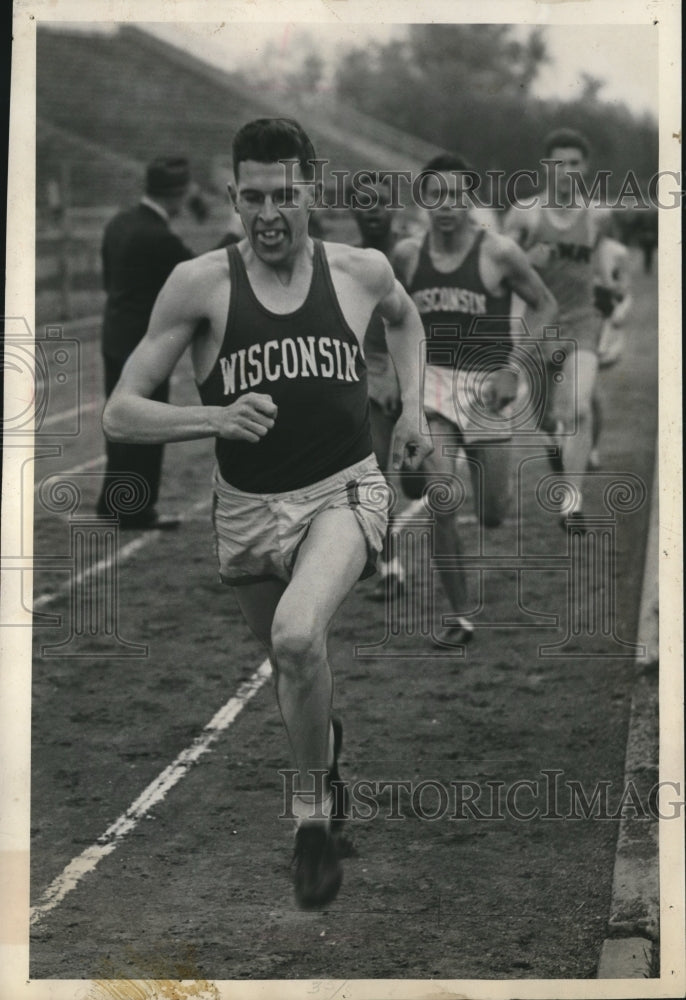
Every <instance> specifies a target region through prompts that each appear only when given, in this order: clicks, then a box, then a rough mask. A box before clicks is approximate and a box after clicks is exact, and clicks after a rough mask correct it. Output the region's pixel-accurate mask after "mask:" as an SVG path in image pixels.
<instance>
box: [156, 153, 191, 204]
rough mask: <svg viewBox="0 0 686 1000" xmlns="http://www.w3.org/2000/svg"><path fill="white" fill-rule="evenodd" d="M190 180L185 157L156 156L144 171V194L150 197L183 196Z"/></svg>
mask: <svg viewBox="0 0 686 1000" xmlns="http://www.w3.org/2000/svg"><path fill="white" fill-rule="evenodd" d="M190 180H191V173H190V167H189V165H188V160H187V159H186V157H185V156H158V157H157V158H156V159H155V160H153V161H152V162H151V163H149V164H148V166H147V168H146V171H145V193H146V194H149V195H150V196H151V197H153V198H154V197H157V198H163V197H170V198H173V197H177V196H179V195H182V194H184V192H185V191H186V190H187V189H188V186H189V184H190Z"/></svg>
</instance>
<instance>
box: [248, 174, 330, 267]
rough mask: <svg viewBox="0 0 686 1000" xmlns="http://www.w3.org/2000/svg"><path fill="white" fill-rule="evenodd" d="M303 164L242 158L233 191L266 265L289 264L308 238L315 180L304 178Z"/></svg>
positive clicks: (258, 251)
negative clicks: (287, 165)
mask: <svg viewBox="0 0 686 1000" xmlns="http://www.w3.org/2000/svg"><path fill="white" fill-rule="evenodd" d="M304 180H305V178H304V177H303V174H302V170H301V169H300V164H298V163H296V164H295V165H294V167H293V169H292V170H291V169H290V167H288V168H287V167H286V166H285V165H284V164H283V163H279V162H276V163H258V162H257V161H256V160H243V161H242V162H241V163H240V165H239V169H238V179H237V182H236V188H235V190H234V191H233V192H232V193H233V197H234V203H235V205H236V210H237V211H238V214H239V215H240V217H241V222H242V223H243V228H244V229H245V232H246V235H247V237H248V239H249V240H250V244H251V246H252V248H253V250H254V251H255V253H256V254H257V256H258V257H259V258H260V260H262V261H263V262H264V263H265V264H271V265H272V266H278V265H280V264H284V263H287V262H288V261H289V260H290V259H292V258H293V257H294V256H295V255H296V254H297V253H298V252H299V251H300V250H301V249H302V248H303V247H304V246H305V243H306V241H307V222H308V218H309V214H310V209H311V208H312V205H313V203H314V193H315V185H314V183H311V184H308V183H293V181H296V182H298V181H300V182H302V181H304Z"/></svg>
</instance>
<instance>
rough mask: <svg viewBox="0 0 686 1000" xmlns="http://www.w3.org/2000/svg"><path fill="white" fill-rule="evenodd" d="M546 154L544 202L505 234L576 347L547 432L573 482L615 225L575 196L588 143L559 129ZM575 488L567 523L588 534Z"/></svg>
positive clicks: (584, 444)
mask: <svg viewBox="0 0 686 1000" xmlns="http://www.w3.org/2000/svg"><path fill="white" fill-rule="evenodd" d="M544 152H545V157H546V159H547V160H553V161H555V165H554V168H553V170H552V171H551V172H550V173H548V182H547V185H546V191H545V194H544V195H543V196H541V195H539V196H537V197H535V198H534V199H532V200H530V201H528V202H523V203H521V204H520V205H515V206H513V208H512V209H511V210H510V212H509V213H508V217H507V219H506V222H505V232H506V233H508V234H509V235H511V236H512V237H514V238H515V239H516V240H517V242H518V243H519V244H520V246H522V247H523V249H524V250H525V251H526V253H527V256H528V258H529V260H530V261H531V263H532V264H533V266H534V267H535V268H536V269H537V271H538V273H539V274H540V276H541V278H542V279H543V281H544V282H545V283H546V285H547V286H548V287H549V288H550V290H551V292H552V293H553V295H555V297H556V298H557V300H558V304H559V316H558V323H559V326H560V333H561V337H562V339H563V340H567V341H573V347H572V348H571V350H569V351H565V352H564V353H565V355H566V356H565V359H564V361H563V362H562V363H561V365H558V366H555V367H554V366H552V365H551V366H550V367H551V372H550V374H551V375H552V376H553V377H552V378H551V381H550V392H549V410H548V413H547V418H546V419H547V423H546V426H547V429H548V430H549V431H550V432H551V433H552V435H553V441H554V444H555V445H556V447H557V448H558V449H559V453H558V454H559V462H560V465H559V466H558V469H559V471H561V472H566V473H572V474H575V473H584V472H586V469H587V468H588V464H589V458H590V456H591V450H592V447H593V432H592V426H593V425H592V411H591V400H592V397H593V386H594V383H595V379H596V374H597V371H598V341H599V337H600V332H601V328H602V324H603V319H602V316H601V314H600V312H598V310H597V309H596V308H595V306H594V290H593V286H594V281H595V279H596V260H597V252H598V251H599V249H600V247H601V244H602V242H603V240H604V239H605V238H606V237H605V232H606V229H607V228H608V226H609V225H610V218H609V213H608V212H607V211H606V210H603V209H601V208H599V207H597V206H595V205H593V203H592V204H591V205H589V206H586V205H585V204H584V203H583V201H582V200H581V198H580V197H579V195H578V193H577V194H576V196H574V181H573V177H572V175H573V174H574V173H575V172H576V173H578V174H580V175H581V176H583V174H584V173H585V171H586V170H587V168H588V157H589V146H588V143H587V141H586V139H585V138H584V136H582V135H581V134H580V133H578V132H575V131H573V130H572V129H567V128H561V129H557V130H556V131H554V132H552V133H551V134H550V135H549V136H548V137H547V139H546V140H545V144H544ZM609 280H610V279H609V278H608V281H609ZM606 283H607V282H606ZM554 453H557V452H553V454H554ZM573 485H574V490H573V491H572V494H573V499H572V500H571V501H570V505H569V509H568V510H567V511H566V515H567V516H568V517H570V518H572V519H573V520H574V521H576V523H577V524H578V525H580V526H581V527H583V523H584V519H583V497H582V493H581V490H580V489H579V480H578V477H575V481H574V484H573ZM565 520H566V518H565V517H563V518H562V522H561V523H562V525H563V526H564V524H565Z"/></svg>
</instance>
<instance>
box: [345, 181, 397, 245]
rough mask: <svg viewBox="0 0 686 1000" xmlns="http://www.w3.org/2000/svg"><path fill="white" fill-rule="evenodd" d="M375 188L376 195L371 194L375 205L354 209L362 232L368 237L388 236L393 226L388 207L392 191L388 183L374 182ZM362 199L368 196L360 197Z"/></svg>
mask: <svg viewBox="0 0 686 1000" xmlns="http://www.w3.org/2000/svg"><path fill="white" fill-rule="evenodd" d="M373 190H374V195H370V198H371V199H372V203H373V207H370V208H361V207H360V208H354V209H353V215H354V216H355V221H356V222H357V225H358V228H359V230H360V233H361V234H362V236H363V237H364V238H367V239H374V238H377V237H381V236H386V235H387V234H388V232H389V231H390V228H391V214H390V210H389V208H388V206H389V204H390V201H391V192H390V191H389V190H388V186H387V185H386V184H374V185H373ZM360 200H361V201H366V198H364V199H363V198H362V197H360ZM374 202H375V204H374Z"/></svg>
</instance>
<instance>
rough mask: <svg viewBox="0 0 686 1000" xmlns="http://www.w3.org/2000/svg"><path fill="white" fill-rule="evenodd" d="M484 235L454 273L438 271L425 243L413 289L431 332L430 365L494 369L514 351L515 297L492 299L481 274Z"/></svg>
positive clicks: (428, 335) (428, 342) (428, 334)
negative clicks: (513, 300) (511, 333)
mask: <svg viewBox="0 0 686 1000" xmlns="http://www.w3.org/2000/svg"><path fill="white" fill-rule="evenodd" d="M484 235H485V233H484V231H483V230H481V231H479V232H478V233H477V234H476V237H475V239H474V243H473V244H472V246H471V247H470V249H469V251H468V252H467V255H466V257H465V259H464V260H463V261H462V263H461V264H460V265H459V266H458V267H456V268H455V269H454V270H453V271H448V272H443V271H439V270H437V269H436V268H435V267H434V265H433V262H432V260H431V255H430V253H429V242H428V241H429V237H428V236H427V237H426V239H425V240H424V242H423V243H422V247H421V250H420V252H419V260H418V262H417V270H416V271H415V274H414V277H413V279H412V282H411V284H410V287H409V293H410V295H411V296H412V299H413V301H414V304H415V305H416V306H417V309H418V310H419V315H420V316H421V318H422V322H423V324H424V330H425V333H426V362H427V364H429V365H441V366H445V367H451V368H459V369H462V370H464V369H486V370H490V369H494V368H500V367H502V365H503V364H504V363H505V362H506V360H507V357H508V355H509V352H510V350H511V337H510V312H511V294H510V292H509V291H508V292H506V293H505V294H504V295H493V294H491V292H489V291H488V289H487V288H486V286H485V285H484V283H483V281H482V280H481V275H480V273H479V254H480V251H481V243H482V241H483V238H484Z"/></svg>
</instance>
